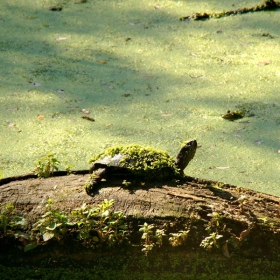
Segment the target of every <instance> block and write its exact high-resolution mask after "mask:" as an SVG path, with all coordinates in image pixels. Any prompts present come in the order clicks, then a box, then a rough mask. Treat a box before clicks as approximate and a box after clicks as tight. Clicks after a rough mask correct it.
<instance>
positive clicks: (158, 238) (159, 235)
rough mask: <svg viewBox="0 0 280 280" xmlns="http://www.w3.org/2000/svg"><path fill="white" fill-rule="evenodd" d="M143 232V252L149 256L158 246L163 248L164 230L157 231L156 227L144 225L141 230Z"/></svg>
mask: <svg viewBox="0 0 280 280" xmlns="http://www.w3.org/2000/svg"><path fill="white" fill-rule="evenodd" d="M139 231H140V232H143V234H142V237H141V238H142V239H143V240H144V244H143V247H144V248H143V249H142V251H143V252H145V254H146V255H147V254H148V253H149V252H150V251H152V250H153V249H154V247H155V246H156V245H158V246H161V245H162V243H163V236H165V232H164V229H155V227H154V225H149V224H147V223H144V225H141V228H140V229H139Z"/></svg>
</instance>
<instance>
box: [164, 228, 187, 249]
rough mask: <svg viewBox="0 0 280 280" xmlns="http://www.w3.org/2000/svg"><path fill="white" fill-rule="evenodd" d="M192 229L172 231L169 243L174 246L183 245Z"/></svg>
mask: <svg viewBox="0 0 280 280" xmlns="http://www.w3.org/2000/svg"><path fill="white" fill-rule="evenodd" d="M189 231H190V230H180V231H179V232H176V233H170V235H171V236H170V237H169V243H170V244H171V245H172V246H173V247H176V246H181V245H183V244H184V243H185V242H186V240H187V237H188V234H189Z"/></svg>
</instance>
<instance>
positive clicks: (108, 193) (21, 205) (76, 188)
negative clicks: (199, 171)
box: [0, 171, 280, 261]
mask: <svg viewBox="0 0 280 280" xmlns="http://www.w3.org/2000/svg"><path fill="white" fill-rule="evenodd" d="M77 173H80V174H76V175H73V174H72V175H68V176H54V177H51V178H47V179H38V178H32V176H30V175H27V176H22V177H20V178H19V177H17V178H14V179H15V180H13V179H12V178H9V180H7V178H6V179H2V180H0V203H1V205H2V206H3V205H7V204H8V203H12V204H13V205H14V206H15V207H16V209H17V210H18V211H19V212H20V213H21V215H22V216H23V217H24V218H25V219H27V220H28V221H29V224H30V225H32V224H33V223H34V222H36V221H38V219H40V218H41V216H42V215H43V214H44V211H45V208H44V207H43V206H44V201H46V200H47V199H49V198H51V199H52V200H54V201H55V203H54V207H55V208H57V209H60V210H62V211H65V212H67V213H70V211H71V210H73V209H75V208H78V207H80V206H81V205H82V204H83V203H86V204H88V205H92V206H97V205H99V204H100V203H102V201H104V199H108V200H111V199H113V200H114V202H115V203H114V209H115V210H117V211H122V212H123V213H124V215H125V216H126V217H127V222H128V224H129V230H130V232H131V242H132V243H134V244H138V245H139V244H140V243H141V235H140V233H139V224H143V223H144V222H147V223H148V224H154V226H155V228H161V229H162V228H164V229H165V230H166V232H167V233H176V232H179V231H180V230H189V235H188V239H187V243H186V244H185V246H187V247H188V248H191V249H192V250H200V249H202V248H201V246H200V245H201V244H202V241H203V240H207V238H208V237H209V240H210V241H211V234H212V239H213V234H214V235H216V237H217V236H218V235H219V236H220V237H221V238H219V240H218V238H217V240H214V239H213V240H214V241H217V244H214V245H217V246H212V248H210V249H213V247H215V248H214V249H215V250H216V249H217V248H218V251H220V252H221V253H223V255H224V256H226V257H230V256H231V255H232V254H238V255H239V256H243V257H250V258H251V257H254V258H263V257H265V258H269V259H272V260H276V261H279V249H280V236H279V234H280V215H279V198H278V197H274V196H272V195H267V194H263V193H259V192H255V191H252V190H249V189H245V188H241V187H236V186H232V185H228V184H222V183H219V182H214V181H209V180H203V179H198V178H192V177H187V178H186V179H185V180H183V181H181V182H179V183H172V182H145V183H143V182H133V183H132V184H131V185H129V186H128V187H125V186H124V185H123V184H122V181H120V180H118V179H116V178H112V179H110V180H107V181H106V182H103V183H102V184H101V186H100V188H98V189H97V190H96V193H95V194H94V195H93V196H89V195H87V194H86V192H85V190H84V187H83V186H84V184H85V182H86V180H87V179H88V177H89V175H88V174H84V173H86V172H85V171H83V172H77ZM81 173H82V174H81ZM62 174H64V173H61V172H60V173H57V174H55V175H62ZM1 240H2V242H4V241H3V240H5V236H2V239H1ZM4 243H5V242H4ZM5 244H6V243H5ZM5 248H6V249H7V248H8V247H7V246H6V247H5ZM7 250H8V249H7ZM7 252H8V251H7ZM7 252H6V253H7ZM81 252H82V251H81ZM7 254H8V253H7ZM4 255H5V254H4ZM4 255H3V256H4Z"/></svg>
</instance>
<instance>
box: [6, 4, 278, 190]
mask: <svg viewBox="0 0 280 280" xmlns="http://www.w3.org/2000/svg"><path fill="white" fill-rule="evenodd" d="M156 4H157V3H152V2H150V1H136V0H130V1H125V2H124V1H87V2H86V3H82V4H75V3H74V1H48V0H46V1H43V2H42V1H38V0H37V1H36V0H35V1H31V0H26V1H19V0H13V1H7V0H4V1H2V2H1V11H0V32H1V41H0V55H1V66H0V69H1V70H0V71H1V75H0V124H1V126H0V142H1V154H0V167H1V173H3V175H4V176H5V177H7V176H11V175H16V174H22V173H27V172H30V171H31V170H32V169H33V167H34V162H36V161H37V160H38V159H39V158H41V157H42V156H43V155H45V154H47V153H55V154H56V155H57V157H58V159H59V160H60V161H61V163H62V166H63V165H64V166H66V165H70V164H74V165H75V166H74V167H73V168H74V169H79V168H81V169H84V168H86V167H87V160H88V158H89V157H90V155H92V154H98V153H99V152H101V151H102V150H103V149H104V148H107V147H109V146H112V145H119V144H121V145H124V144H129V143H139V144H141V145H149V146H153V147H156V148H159V149H163V150H167V151H168V152H169V153H170V154H172V155H175V154H176V152H177V147H178V145H179V143H180V142H182V140H184V139H189V138H196V139H197V140H198V143H199V145H200V146H201V148H200V149H198V151H197V154H196V156H195V158H194V160H193V162H192V165H191V166H189V167H188V169H187V173H188V174H189V175H191V176H195V177H203V178H208V179H212V180H219V181H224V182H227V183H231V184H235V185H242V186H245V187H249V188H252V189H255V190H259V191H263V192H267V193H272V194H275V195H280V192H279V175H278V174H279V168H280V166H279V154H278V153H277V151H278V150H279V135H278V131H279V113H278V110H279V98H278V86H277V85H278V84H279V77H280V74H279V59H278V53H277V50H278V45H279V36H278V29H277V26H279V12H259V13H255V14H246V15H242V16H237V17H227V18H221V19H217V20H216V19H213V20H211V21H208V22H189V23H186V22H178V18H179V17H181V16H182V13H184V14H192V13H194V12H196V11H198V10H199V11H205V12H208V13H209V12H210V13H211V12H217V11H223V10H231V9H238V8H242V7H244V6H248V7H251V6H254V5H256V4H259V1H251V0H250V1H246V2H244V1H234V3H231V2H227V3H223V2H221V1H207V3H205V1H195V2H184V1H167V0H166V1H160V3H159V8H157V9H155V7H154V6H155V5H156ZM232 4H234V8H232ZM55 5H61V6H62V7H63V9H62V11H50V10H49V8H50V7H51V6H55ZM263 34H269V35H270V36H263ZM128 38H130V40H127V39H128ZM102 61H103V62H106V63H101V62H102ZM30 82H32V83H39V84H41V86H36V85H34V84H32V83H30ZM62 90H64V91H62ZM62 92H63V93H62ZM252 102H256V103H257V104H259V105H260V106H259V107H257V108H256V109H254V113H255V116H253V117H250V118H248V119H247V118H246V117H245V118H244V119H242V121H248V122H249V123H242V122H234V123H231V122H225V121H223V119H222V118H221V115H222V114H223V113H224V112H226V111H227V110H234V108H236V106H238V105H239V104H244V103H252ZM84 108H85V109H87V110H89V111H90V115H89V116H90V117H93V118H94V119H95V120H96V121H95V122H94V123H91V122H88V121H87V120H84V119H82V118H81V116H82V115H83V113H82V112H81V110H82V109H84ZM39 114H41V115H44V119H42V120H40V119H38V117H37V116H38V115H39ZM11 123H13V124H14V125H11ZM256 141H263V142H261V144H259V145H256V144H255V142H256ZM258 143H260V142H258ZM220 167H229V168H228V169H219V168H220Z"/></svg>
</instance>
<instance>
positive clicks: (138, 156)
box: [89, 144, 180, 179]
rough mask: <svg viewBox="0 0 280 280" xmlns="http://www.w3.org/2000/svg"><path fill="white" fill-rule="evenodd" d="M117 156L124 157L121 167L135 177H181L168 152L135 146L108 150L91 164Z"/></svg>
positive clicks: (116, 147)
mask: <svg viewBox="0 0 280 280" xmlns="http://www.w3.org/2000/svg"><path fill="white" fill-rule="evenodd" d="M117 154H122V155H124V157H123V158H122V159H121V160H120V167H123V168H126V169H128V170H129V171H131V173H132V174H134V175H135V176H140V177H145V178H147V179H151V178H156V179H163V178H168V177H178V176H179V175H180V172H179V169H178V168H177V167H176V164H175V160H174V158H173V157H172V156H170V155H169V154H168V153H167V152H165V151H161V150H156V149H153V148H150V147H144V146H140V145H135V144H133V145H127V146H115V147H111V148H108V149H106V150H105V151H104V152H102V153H100V154H99V155H97V156H95V157H94V158H92V159H91V160H90V161H89V162H90V163H92V162H94V161H96V160H99V159H102V158H104V157H106V156H110V157H114V156H115V155H117Z"/></svg>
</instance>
